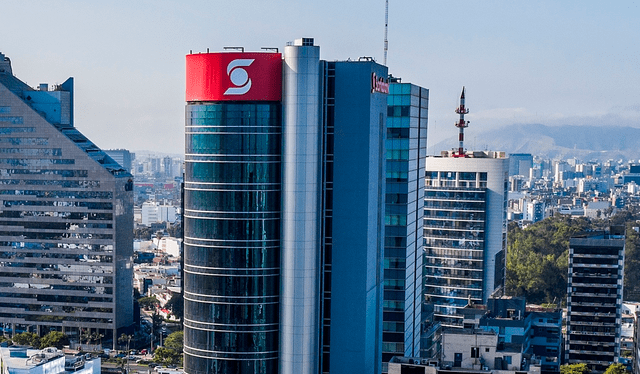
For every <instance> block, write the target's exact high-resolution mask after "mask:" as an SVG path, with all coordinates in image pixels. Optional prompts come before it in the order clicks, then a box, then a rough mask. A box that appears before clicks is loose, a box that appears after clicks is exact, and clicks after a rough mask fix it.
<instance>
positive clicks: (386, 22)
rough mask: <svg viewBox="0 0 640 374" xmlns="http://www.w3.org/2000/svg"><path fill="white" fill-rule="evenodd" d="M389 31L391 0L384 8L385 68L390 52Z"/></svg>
mask: <svg viewBox="0 0 640 374" xmlns="http://www.w3.org/2000/svg"><path fill="white" fill-rule="evenodd" d="M388 31H389V0H387V1H386V4H385V8H384V64H383V65H384V66H387V51H388V50H389V41H388V40H387V33H388Z"/></svg>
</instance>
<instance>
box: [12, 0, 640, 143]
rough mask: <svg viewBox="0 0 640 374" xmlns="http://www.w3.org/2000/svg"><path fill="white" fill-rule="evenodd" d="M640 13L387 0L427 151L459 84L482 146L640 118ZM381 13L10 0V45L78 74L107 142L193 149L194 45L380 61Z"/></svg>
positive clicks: (328, 2)
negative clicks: (525, 133) (303, 42)
mask: <svg viewBox="0 0 640 374" xmlns="http://www.w3.org/2000/svg"><path fill="white" fill-rule="evenodd" d="M639 19H640V2H639V1H627V0H616V1H612V2H605V1H591V0H582V1H578V0H562V1H558V0H537V1H519V0H514V1H507V0H504V1H494V0H483V1H477V0H476V1H470V0H458V1H427V0H420V1H417V0H413V1H410V0H389V29H388V40H389V50H388V58H387V65H388V67H389V72H390V73H391V74H393V75H394V76H397V77H401V78H402V81H403V82H411V83H414V84H417V85H420V86H422V87H425V88H428V89H429V95H430V100H429V131H428V143H429V147H430V148H429V150H428V153H429V154H435V153H439V151H440V150H436V149H432V148H433V147H431V146H432V145H433V144H435V143H436V142H439V141H441V140H443V139H447V138H450V137H456V134H457V129H456V128H455V127H454V123H455V121H456V119H457V115H456V114H455V113H454V109H455V108H456V107H457V105H458V98H459V96H460V91H461V89H462V86H466V103H467V107H468V108H470V110H471V112H470V114H469V115H468V116H467V119H468V120H469V121H470V122H471V123H470V125H469V128H468V129H467V130H466V132H465V134H466V139H467V141H468V142H471V143H472V144H471V148H473V147H474V143H475V142H478V143H479V142H481V141H482V140H481V139H477V136H476V135H475V134H476V133H478V132H479V131H481V130H483V129H492V128H496V127H500V126H508V125H511V124H516V123H519V124H520V123H524V124H530V123H539V124H545V125H563V124H569V125H580V124H587V125H603V126H621V125H622V126H633V127H640V92H639V87H640V42H639V41H640V24H639V23H638V20H639ZM384 23H385V1H384V0H324V1H307V0H271V1H258V0H253V1H249V0H234V1H229V0H227V1H222V0H190V1H178V0H153V1H151V0H127V1H121V0H111V1H96V0H7V1H3V4H2V7H1V8H0V52H2V53H4V54H5V55H6V56H7V57H9V58H10V59H11V61H12V66H13V73H14V74H15V75H16V76H17V77H18V78H20V79H21V80H23V81H25V82H27V84H29V85H30V86H33V87H35V86H37V85H38V84H39V83H50V84H56V83H62V82H64V81H65V80H66V79H67V78H68V77H70V76H72V77H74V83H75V125H76V127H77V128H78V129H79V130H80V131H82V132H83V133H84V134H85V135H87V136H88V137H89V138H90V139H91V140H92V141H93V142H94V143H96V144H97V145H98V146H99V147H101V148H103V149H114V148H125V149H129V150H131V151H143V150H148V151H153V152H159V153H172V154H182V153H183V152H184V91H185V83H184V81H185V73H184V67H185V55H186V54H188V53H189V52H190V51H193V52H194V53H197V52H205V51H206V49H207V48H209V50H210V51H221V50H223V47H225V46H244V47H245V50H246V51H258V50H260V48H261V47H279V48H280V50H282V49H283V47H284V45H285V44H286V43H287V42H288V41H292V40H294V39H297V38H301V37H312V38H315V44H316V45H319V46H320V57H321V58H322V59H325V60H346V59H348V58H351V59H357V58H358V57H361V56H370V57H373V58H374V59H375V60H376V61H378V62H380V63H382V62H383V53H384ZM476 129H477V130H476ZM474 131H475V133H474ZM454 147H457V142H453V143H452V144H451V148H454Z"/></svg>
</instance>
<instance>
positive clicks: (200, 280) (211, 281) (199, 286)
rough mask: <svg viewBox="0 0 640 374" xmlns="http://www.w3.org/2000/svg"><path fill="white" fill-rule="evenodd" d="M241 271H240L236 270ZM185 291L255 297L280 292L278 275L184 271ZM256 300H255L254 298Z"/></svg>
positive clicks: (274, 294) (273, 294)
mask: <svg viewBox="0 0 640 374" xmlns="http://www.w3.org/2000/svg"><path fill="white" fill-rule="evenodd" d="M238 273H242V271H238ZM184 281H185V291H186V290H188V291H189V292H193V293H197V294H204V295H216V296H230V297H255V296H265V297H267V296H277V295H278V294H279V293H280V277H279V276H278V275H277V274H273V275H271V276H264V275H260V276H255V277H251V276H242V275H240V274H238V275H234V276H226V275H222V276H214V275H211V274H205V275H203V274H192V273H190V272H188V271H186V270H185V272H184ZM256 301H257V300H256Z"/></svg>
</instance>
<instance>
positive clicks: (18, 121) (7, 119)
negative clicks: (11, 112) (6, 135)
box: [0, 116, 24, 125]
mask: <svg viewBox="0 0 640 374" xmlns="http://www.w3.org/2000/svg"><path fill="white" fill-rule="evenodd" d="M0 122H4V123H10V124H12V125H22V124H23V123H24V118H22V117H20V116H1V117H0Z"/></svg>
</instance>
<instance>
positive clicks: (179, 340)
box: [164, 331, 184, 354]
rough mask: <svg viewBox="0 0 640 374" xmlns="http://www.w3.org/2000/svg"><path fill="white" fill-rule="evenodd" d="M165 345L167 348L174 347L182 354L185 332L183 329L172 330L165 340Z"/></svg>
mask: <svg viewBox="0 0 640 374" xmlns="http://www.w3.org/2000/svg"><path fill="white" fill-rule="evenodd" d="M164 346H165V348H167V349H173V350H174V351H176V352H178V353H180V354H182V347H183V346H184V333H183V332H182V331H176V332H172V333H171V334H169V336H167V339H165V341H164Z"/></svg>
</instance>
